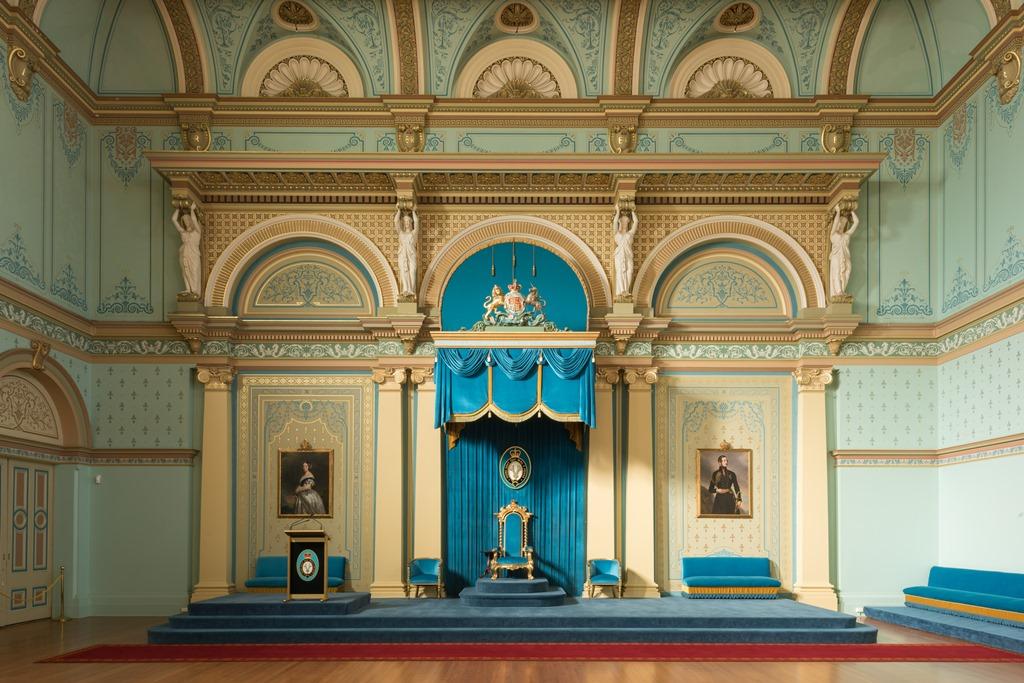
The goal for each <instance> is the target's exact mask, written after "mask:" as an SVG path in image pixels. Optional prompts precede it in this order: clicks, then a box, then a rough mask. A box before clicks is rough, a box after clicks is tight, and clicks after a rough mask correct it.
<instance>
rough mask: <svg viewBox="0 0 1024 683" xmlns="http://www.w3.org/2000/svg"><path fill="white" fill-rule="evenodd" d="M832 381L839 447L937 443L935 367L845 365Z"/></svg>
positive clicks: (903, 446) (913, 446)
mask: <svg viewBox="0 0 1024 683" xmlns="http://www.w3.org/2000/svg"><path fill="white" fill-rule="evenodd" d="M834 385H835V386H834V387H833V391H834V392H835V404H836V418H837V419H836V444H835V447H836V448H841V449H850V448H857V449H860V448H867V449H882V448H900V449H925V448H935V447H936V431H937V428H936V419H937V407H936V406H937V402H936V395H937V392H938V388H937V379H936V368H935V366H933V365H931V366H930V365H878V366H865V365H852V366H843V367H841V368H838V369H837V370H836V372H835V379H834Z"/></svg>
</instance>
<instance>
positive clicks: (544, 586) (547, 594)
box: [459, 578, 565, 609]
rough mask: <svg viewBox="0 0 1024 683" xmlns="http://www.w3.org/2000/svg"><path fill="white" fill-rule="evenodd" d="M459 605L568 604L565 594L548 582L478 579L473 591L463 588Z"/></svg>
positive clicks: (544, 580) (515, 605)
mask: <svg viewBox="0 0 1024 683" xmlns="http://www.w3.org/2000/svg"><path fill="white" fill-rule="evenodd" d="M459 601H460V602H461V603H462V604H464V605H469V606H471V607H501V608H502V609H505V608H508V607H558V606H559V605H562V604H564V603H565V591H564V590H562V589H561V588H559V587H558V586H555V587H554V588H552V587H551V585H550V584H548V580H547V579H490V578H487V579H477V580H476V585H475V586H474V587H473V588H463V589H462V590H461V591H460V592H459Z"/></svg>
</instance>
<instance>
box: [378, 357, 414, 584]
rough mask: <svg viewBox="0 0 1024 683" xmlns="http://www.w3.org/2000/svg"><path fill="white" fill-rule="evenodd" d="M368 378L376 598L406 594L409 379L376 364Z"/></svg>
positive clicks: (401, 372) (402, 372)
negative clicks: (372, 406)
mask: <svg viewBox="0 0 1024 683" xmlns="http://www.w3.org/2000/svg"><path fill="white" fill-rule="evenodd" d="M371 379H372V380H373V381H374V383H376V384H377V392H378V393H377V468H376V477H377V485H376V495H375V498H374V506H375V507H374V509H375V513H374V528H373V583H372V584H371V585H370V593H372V594H373V597H375V598H401V597H405V582H404V581H403V576H404V573H405V572H404V569H405V556H404V552H403V550H404V548H403V546H404V540H405V500H404V496H403V491H404V490H405V487H404V486H403V482H404V471H403V470H404V468H403V464H404V462H405V458H404V456H403V453H404V451H403V438H402V437H403V431H404V430H403V429H402V424H403V415H402V396H403V392H402V387H403V385H404V384H405V383H406V381H407V380H408V373H407V371H406V369H405V368H377V369H375V370H374V371H373V374H372V375H371Z"/></svg>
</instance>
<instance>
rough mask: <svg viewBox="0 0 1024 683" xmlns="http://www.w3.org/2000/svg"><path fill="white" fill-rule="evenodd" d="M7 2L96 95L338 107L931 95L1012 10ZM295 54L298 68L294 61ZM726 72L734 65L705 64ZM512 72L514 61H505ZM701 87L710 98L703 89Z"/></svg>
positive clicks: (226, 0)
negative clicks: (425, 100)
mask: <svg viewBox="0 0 1024 683" xmlns="http://www.w3.org/2000/svg"><path fill="white" fill-rule="evenodd" d="M22 5H23V8H25V9H28V10H30V11H31V12H32V14H33V18H34V20H35V21H36V23H37V24H38V25H39V26H40V28H41V29H42V31H43V32H44V33H45V34H46V35H47V36H48V37H49V38H50V39H51V40H52V41H53V42H54V43H55V44H56V46H57V47H58V48H59V49H60V55H61V57H62V58H63V59H64V60H65V61H66V62H67V64H68V65H69V66H70V67H71V68H72V69H73V70H74V71H75V72H76V73H77V74H78V75H79V76H80V77H81V78H82V79H83V80H84V81H85V82H86V83H87V84H88V85H89V87H90V88H91V89H92V90H93V91H94V92H95V93H97V94H99V95H117V96H132V95H153V94H161V93H168V92H210V93H217V94H219V95H248V96H258V95H261V94H263V95H268V94H275V95H281V94H284V95H285V96H295V97H298V96H303V95H305V96H309V95H313V96H325V95H326V96H337V94H338V93H340V92H342V89H341V86H340V85H339V84H340V83H344V86H345V88H344V92H345V94H347V95H348V96H360V95H364V96H377V95H387V94H417V93H425V94H431V95H436V96H440V97H458V96H467V97H468V96H473V95H474V94H475V95H476V96H483V95H489V96H496V95H497V96H512V97H517V96H518V97H533V96H551V95H552V93H555V91H556V90H557V93H555V94H557V95H559V96H562V97H596V96H598V95H607V94H619V95H623V94H626V95H628V94H640V95H650V96H654V97H684V96H698V95H697V94H696V93H704V94H705V95H707V96H716V95H717V96H722V94H723V93H725V96H732V95H730V94H729V93H732V94H733V95H734V94H735V93H736V92H739V93H743V94H744V95H749V93H751V92H753V93H754V95H753V96H761V95H763V94H764V93H765V92H767V91H770V92H771V94H772V95H773V96H775V97H785V96H792V97H811V96H814V95H816V94H822V93H833V94H835V93H861V94H869V95H879V96H910V97H915V96H932V95H934V94H935V93H937V92H938V91H939V90H940V89H941V88H942V86H943V85H944V84H945V83H946V82H948V81H949V80H950V79H951V78H952V77H953V75H954V74H955V73H956V72H957V71H958V70H959V69H960V68H961V67H962V66H963V65H964V64H966V63H967V61H968V57H969V52H970V50H971V49H972V48H973V47H974V46H975V45H976V44H977V43H978V42H979V41H980V40H981V38H982V37H983V36H984V35H985V34H986V33H987V32H988V31H989V29H990V28H991V27H992V26H993V25H994V24H995V22H996V21H997V20H998V19H999V18H1000V17H1001V16H1003V15H1005V14H1006V13H1008V12H1009V11H1011V8H1013V7H1017V6H1019V5H1020V0H749V2H732V1H730V0H522V1H521V2H509V0H35V1H34V2H31V1H30V2H26V1H25V0H22ZM510 6H511V7H510ZM293 57H294V58H296V60H299V59H301V58H302V57H306V58H307V60H306V62H303V63H300V62H299V61H294V63H292V62H290V61H289V60H290V59H291V58H293ZM726 57H729V58H733V60H734V62H730V63H724V62H723V63H720V64H713V62H715V60H719V61H721V60H722V59H723V58H726ZM516 58H519V59H520V61H519V62H518V63H513V60H514V59H516ZM748 64H749V65H751V68H750V69H748V68H747V65H748ZM684 67H685V68H684ZM275 69H276V70H277V71H276V72H275ZM701 69H711V71H708V73H707V74H706V77H707V78H712V79H714V78H718V81H719V82H718V84H717V86H716V84H715V83H711V84H710V85H709V86H707V88H704V89H703V90H702V89H701V88H700V87H698V86H699V85H700V84H699V82H698V81H699V76H700V70H701ZM729 69H731V70H732V71H734V72H735V73H734V74H733V75H730V74H732V71H728V70H729ZM723 70H725V71H723ZM712 71H713V73H712ZM754 71H761V72H763V77H762V80H764V81H765V82H764V83H758V81H757V77H754V76H752V75H751V74H752V73H753V72H754ZM683 72H685V73H683ZM716 74H717V76H716ZM723 74H724V75H723ZM268 78H271V79H272V80H273V79H275V78H276V79H277V81H278V87H276V88H275V87H271V88H270V89H269V90H268V89H267V88H266V87H265V83H266V80H267V79H268ZM695 79H697V80H696V81H695ZM767 81H771V83H770V84H769V83H768V82H767ZM481 83H483V84H484V85H483V86H481ZM552 83H554V84H555V85H554V86H552V85H551V84H552ZM722 83H726V84H727V86H728V87H725V90H722V89H721V88H722V87H724V86H722ZM712 86H716V87H717V89H712V90H710V91H709V90H708V89H709V88H712Z"/></svg>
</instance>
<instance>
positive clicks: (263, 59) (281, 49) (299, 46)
mask: <svg viewBox="0 0 1024 683" xmlns="http://www.w3.org/2000/svg"><path fill="white" fill-rule="evenodd" d="M303 58H305V60H306V61H305V62H302V59H303ZM293 59H294V60H295V62H296V63H295V64H294V65H293V64H292V63H291V62H292V60H293ZM314 62H316V64H314ZM311 65H312V66H311ZM281 69H284V71H287V74H285V75H286V76H287V75H289V74H293V73H299V71H301V72H302V73H303V74H306V72H309V74H308V75H322V79H323V80H325V81H329V82H330V85H329V92H328V94H329V95H330V96H337V97H363V93H364V92H365V88H364V87H363V79H362V77H361V76H360V74H359V69H358V68H357V67H356V64H355V62H354V61H352V58H351V57H349V56H348V55H347V54H345V52H343V51H342V50H341V49H340V48H339V47H338V46H337V45H334V44H332V43H329V42H327V41H326V40H322V39H320V38H315V37H312V36H302V37H300V38H286V39H285V40H279V41H277V42H275V43H271V44H270V45H268V46H267V47H266V48H264V49H263V51H262V52H260V53H259V54H257V55H256V56H255V57H254V58H253V60H252V61H251V62H250V63H249V66H248V67H246V69H245V76H244V77H243V78H242V87H241V91H240V94H241V96H242V97H263V96H264V94H263V83H264V80H266V78H267V77H268V75H270V74H271V72H274V71H275V70H279V71H280V70H281ZM296 70H299V71H296ZM336 78H340V79H341V80H342V81H343V82H344V86H345V87H344V91H345V94H344V95H331V94H330V93H331V92H335V91H336V90H337V88H336V87H335V86H336V85H337V81H336V80H335V79H336ZM325 89H327V88H325Z"/></svg>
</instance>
